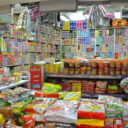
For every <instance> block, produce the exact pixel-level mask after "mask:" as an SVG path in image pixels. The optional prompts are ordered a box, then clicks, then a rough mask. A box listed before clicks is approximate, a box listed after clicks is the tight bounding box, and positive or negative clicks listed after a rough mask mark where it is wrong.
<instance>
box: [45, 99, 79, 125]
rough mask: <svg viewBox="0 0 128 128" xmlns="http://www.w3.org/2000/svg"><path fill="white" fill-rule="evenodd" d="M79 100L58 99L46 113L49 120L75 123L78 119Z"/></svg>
mask: <svg viewBox="0 0 128 128" xmlns="http://www.w3.org/2000/svg"><path fill="white" fill-rule="evenodd" d="M78 107H79V102H77V101H64V100H57V101H56V102H55V103H54V104H53V105H51V106H50V107H49V109H48V110H47V111H46V113H45V117H46V120H47V121H52V122H60V123H73V124H76V121H77V109H78Z"/></svg>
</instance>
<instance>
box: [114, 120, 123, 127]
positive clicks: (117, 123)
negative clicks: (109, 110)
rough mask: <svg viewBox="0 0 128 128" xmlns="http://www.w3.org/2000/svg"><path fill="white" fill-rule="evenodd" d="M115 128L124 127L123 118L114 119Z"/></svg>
mask: <svg viewBox="0 0 128 128" xmlns="http://www.w3.org/2000/svg"><path fill="white" fill-rule="evenodd" d="M114 128H123V120H122V119H115V120H114Z"/></svg>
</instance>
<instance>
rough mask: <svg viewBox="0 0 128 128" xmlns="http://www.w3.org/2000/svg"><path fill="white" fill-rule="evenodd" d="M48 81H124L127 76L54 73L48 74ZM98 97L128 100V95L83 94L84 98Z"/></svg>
mask: <svg viewBox="0 0 128 128" xmlns="http://www.w3.org/2000/svg"><path fill="white" fill-rule="evenodd" d="M46 77H47V79H59V80H61V79H66V80H74V79H75V80H94V81H95V80H103V81H104V80H105V81H114V80H116V81H121V80H122V79H124V78H126V77H127V76H122V75H108V76H107V75H75V74H70V75H69V74H54V73H47V74H46ZM98 95H108V96H114V97H120V98H122V99H124V100H128V95H127V94H119V93H115V94H109V93H83V94H82V97H83V98H95V99H96V98H98Z"/></svg>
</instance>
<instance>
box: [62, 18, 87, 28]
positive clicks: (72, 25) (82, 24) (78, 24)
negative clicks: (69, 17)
mask: <svg viewBox="0 0 128 128" xmlns="http://www.w3.org/2000/svg"><path fill="white" fill-rule="evenodd" d="M79 29H86V20H80V21H67V22H64V23H62V30H79Z"/></svg>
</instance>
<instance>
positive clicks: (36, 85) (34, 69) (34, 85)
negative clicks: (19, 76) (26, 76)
mask: <svg viewBox="0 0 128 128" xmlns="http://www.w3.org/2000/svg"><path fill="white" fill-rule="evenodd" d="M30 82H31V89H34V90H41V89H42V83H43V82H42V69H41V66H31V67H30Z"/></svg>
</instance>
